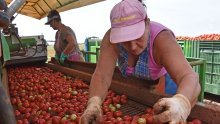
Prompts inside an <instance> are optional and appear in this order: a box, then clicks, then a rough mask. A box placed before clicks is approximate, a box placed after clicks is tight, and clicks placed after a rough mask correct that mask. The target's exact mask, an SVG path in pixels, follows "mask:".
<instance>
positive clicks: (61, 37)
mask: <svg viewBox="0 0 220 124" xmlns="http://www.w3.org/2000/svg"><path fill="white" fill-rule="evenodd" d="M67 35H72V36H73V37H74V38H75V39H76V36H75V33H74V31H73V30H72V29H71V28H70V27H68V26H65V25H63V26H62V29H61V30H60V31H57V32H56V41H55V45H54V49H55V51H56V53H57V54H58V55H61V53H62V52H63V50H64V49H65V48H66V46H67V44H68V42H67V41H66V36H67ZM75 52H80V49H79V46H78V43H77V41H76V40H75V41H74V47H73V50H72V52H71V53H69V55H71V54H73V53H75Z"/></svg>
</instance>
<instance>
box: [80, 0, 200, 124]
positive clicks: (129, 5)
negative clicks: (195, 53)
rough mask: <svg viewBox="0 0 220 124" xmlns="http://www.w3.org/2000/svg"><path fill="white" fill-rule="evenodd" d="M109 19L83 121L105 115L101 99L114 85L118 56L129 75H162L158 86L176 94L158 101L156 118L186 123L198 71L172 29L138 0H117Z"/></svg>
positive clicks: (149, 77)
mask: <svg viewBox="0 0 220 124" xmlns="http://www.w3.org/2000/svg"><path fill="white" fill-rule="evenodd" d="M110 20H111V29H109V30H108V31H107V32H106V34H105V36H104V38H103V40H102V44H101V51H100V57H99V60H98V63H97V66H96V69H95V72H94V73H93V76H92V79H91V84H90V88H89V100H88V104H87V108H86V110H85V111H84V113H83V115H82V116H81V119H80V123H81V124H88V123H90V122H95V123H98V122H99V121H100V120H101V118H102V109H101V105H102V102H103V101H104V99H105V97H106V94H107V91H108V89H109V86H110V85H111V81H112V76H113V72H114V69H115V67H116V62H117V61H118V67H119V69H120V71H121V73H122V75H124V76H125V77H126V76H135V77H138V78H142V79H146V80H157V79H159V83H158V84H157V85H158V86H157V88H156V89H155V90H157V91H160V92H165V93H167V94H172V95H173V96H172V97H171V98H162V99H160V100H159V101H158V102H157V103H155V104H154V106H153V109H154V112H155V115H154V116H153V120H154V122H155V123H158V122H162V123H166V122H168V123H172V124H176V123H179V122H180V123H185V122H186V119H187V117H188V116H189V114H190V111H191V109H192V107H193V106H194V105H195V103H196V102H197V97H198V95H199V93H200V90H201V89H200V84H199V77H198V75H197V73H195V72H194V71H193V69H192V68H191V66H190V64H189V63H188V61H187V60H186V59H185V57H184V55H183V53H182V50H181V48H180V46H179V45H178V43H177V41H176V39H175V36H174V34H173V32H172V31H171V30H170V29H168V28H167V27H165V26H163V25H162V24H160V23H157V22H153V21H150V19H149V17H148V16H147V12H146V7H145V5H144V4H143V2H142V1H140V0H122V1H121V2H119V3H118V4H117V5H115V6H114V7H113V9H112V11H111V15H110ZM146 82H147V81H146ZM174 82H175V83H174ZM135 92H136V91H135ZM143 97H144V95H143Z"/></svg>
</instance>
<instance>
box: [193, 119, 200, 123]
mask: <svg viewBox="0 0 220 124" xmlns="http://www.w3.org/2000/svg"><path fill="white" fill-rule="evenodd" d="M192 122H193V124H202V122H201V121H200V120H199V119H194V120H193V121H192Z"/></svg>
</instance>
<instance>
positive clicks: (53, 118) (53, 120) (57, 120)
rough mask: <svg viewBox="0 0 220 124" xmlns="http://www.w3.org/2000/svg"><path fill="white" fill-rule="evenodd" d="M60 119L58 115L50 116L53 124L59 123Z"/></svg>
mask: <svg viewBox="0 0 220 124" xmlns="http://www.w3.org/2000/svg"><path fill="white" fill-rule="evenodd" d="M60 120H61V117H60V116H53V117H52V123H53V124H60Z"/></svg>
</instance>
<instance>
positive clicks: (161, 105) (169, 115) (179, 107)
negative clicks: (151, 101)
mask: <svg viewBox="0 0 220 124" xmlns="http://www.w3.org/2000/svg"><path fill="white" fill-rule="evenodd" d="M153 109H154V112H155V116H153V120H154V122H158V123H159V122H160V123H166V122H169V124H177V123H178V124H179V123H181V124H182V123H185V122H186V119H187V117H188V116H189V114H190V111H191V104H190V102H189V100H188V99H187V98H186V97H185V96H184V95H182V94H177V95H174V96H173V97H171V98H162V99H160V100H159V101H158V102H157V103H156V104H155V105H154V107H153Z"/></svg>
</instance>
